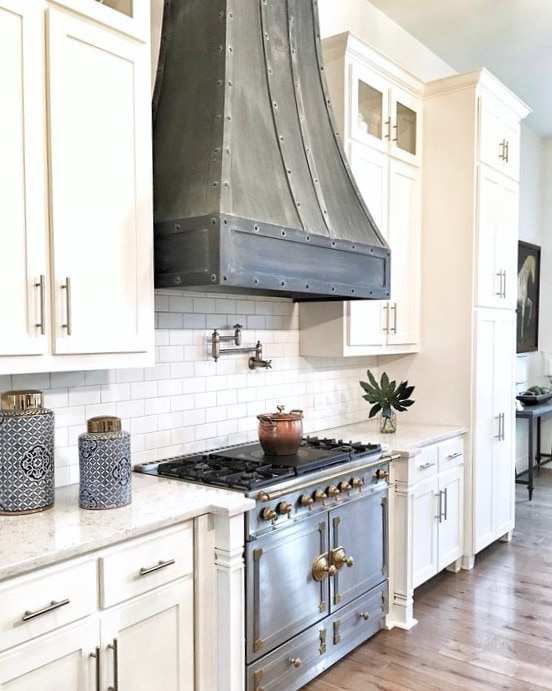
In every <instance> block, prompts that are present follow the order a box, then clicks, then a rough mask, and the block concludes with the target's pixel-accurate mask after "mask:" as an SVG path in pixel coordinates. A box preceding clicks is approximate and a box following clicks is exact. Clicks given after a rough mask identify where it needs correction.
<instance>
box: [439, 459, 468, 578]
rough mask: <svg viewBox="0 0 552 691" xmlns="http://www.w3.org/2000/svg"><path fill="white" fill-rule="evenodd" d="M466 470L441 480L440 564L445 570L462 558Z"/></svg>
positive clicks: (460, 469) (461, 469)
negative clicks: (464, 477) (464, 478)
mask: <svg viewBox="0 0 552 691" xmlns="http://www.w3.org/2000/svg"><path fill="white" fill-rule="evenodd" d="M463 476H464V468H463V467H459V468H457V469H456V470H453V471H450V472H448V473H445V474H444V475H442V476H441V477H440V478H439V492H440V493H442V494H441V504H442V511H443V514H442V515H441V521H440V523H439V564H438V570H439V571H441V569H444V568H445V567H446V566H449V564H452V562H453V561H455V560H456V559H459V558H460V557H461V556H462V549H463V523H462V521H463V515H464V512H463V505H464V482H463Z"/></svg>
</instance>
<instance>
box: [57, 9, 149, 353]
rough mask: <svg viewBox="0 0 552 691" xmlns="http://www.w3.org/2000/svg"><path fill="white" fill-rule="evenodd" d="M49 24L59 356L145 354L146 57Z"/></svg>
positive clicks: (93, 31) (62, 20)
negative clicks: (105, 353) (68, 354)
mask: <svg viewBox="0 0 552 691" xmlns="http://www.w3.org/2000/svg"><path fill="white" fill-rule="evenodd" d="M48 20H49V21H48V24H49V59H50V63H49V116H50V118H49V120H50V155H51V212H52V234H53V274H54V277H55V280H54V285H53V302H54V306H55V318H56V326H55V332H54V349H55V352H56V353H102V352H127V351H128V352H138V351H142V350H145V349H146V347H147V342H148V341H147V331H148V329H147V328H146V326H147V327H151V324H150V323H149V319H150V313H149V306H150V304H151V297H150V295H151V275H150V274H151V246H150V244H149V242H148V238H149V237H150V232H149V230H148V229H146V231H145V232H144V224H146V226H147V225H148V224H149V223H150V222H151V215H150V205H149V197H148V193H149V185H148V184H147V181H148V179H149V178H148V176H149V172H148V171H149V170H150V161H149V159H148V157H146V156H145V155H144V154H143V152H142V151H141V150H142V148H143V147H141V146H140V137H144V136H147V134H148V132H149V123H148V122H147V121H146V118H145V115H144V113H145V112H147V111H144V108H143V107H142V106H143V99H144V96H145V94H147V86H148V85H147V84H145V83H144V82H145V80H144V79H143V76H144V75H145V74H146V75H147V74H148V70H147V69H145V68H144V66H143V64H142V63H141V61H144V60H146V58H147V55H146V54H145V53H144V51H143V50H141V48H142V46H141V45H140V44H137V43H135V42H133V41H130V40H127V39H125V38H123V37H120V36H116V35H114V34H110V33H108V32H105V31H104V30H102V29H100V28H99V27H95V26H92V25H89V24H86V23H84V22H82V21H79V20H77V19H75V18H73V17H70V16H68V15H65V14H64V13H63V12H59V11H56V10H53V9H50V10H49V14H48ZM138 77H139V78H138ZM143 92H145V93H143ZM67 277H68V278H69V279H70V288H64V287H63V286H65V285H66V279H67ZM69 323H70V334H69V333H68V332H69V328H68V327H67V326H65V327H64V325H67V324H69Z"/></svg>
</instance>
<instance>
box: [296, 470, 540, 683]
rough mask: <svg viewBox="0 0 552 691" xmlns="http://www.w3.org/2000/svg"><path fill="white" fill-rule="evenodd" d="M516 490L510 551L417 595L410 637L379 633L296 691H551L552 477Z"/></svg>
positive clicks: (486, 557) (489, 554)
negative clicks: (529, 492) (529, 488)
mask: <svg viewBox="0 0 552 691" xmlns="http://www.w3.org/2000/svg"><path fill="white" fill-rule="evenodd" d="M536 475H537V478H536V485H535V490H534V493H533V501H531V502H529V501H528V499H527V488H526V487H525V486H523V485H516V529H515V531H514V537H513V539H512V541H511V542H510V543H503V542H498V543H495V544H493V545H491V546H490V547H488V548H487V549H486V550H484V551H483V552H481V553H480V554H478V555H477V556H476V558H475V568H474V569H473V570H472V571H461V572H460V573H458V574H453V573H449V572H446V571H445V572H442V573H441V574H439V575H438V576H436V577H435V578H433V579H432V580H431V581H429V582H428V583H425V584H424V585H423V586H421V587H420V588H418V589H417V590H416V593H415V606H414V615H415V617H416V618H417V619H418V624H417V626H415V627H414V628H413V629H412V630H411V631H402V630H401V629H393V630H391V631H380V632H379V633H378V634H377V635H376V636H375V637H374V638H372V639H371V640H370V641H368V642H366V643H365V644H364V645H362V646H359V647H358V648H357V649H356V650H354V651H353V652H352V653H350V654H349V655H348V656H347V658H345V659H344V660H342V661H340V662H338V663H337V664H336V665H334V666H333V667H332V668H330V669H329V670H328V671H326V672H325V673H324V674H322V675H321V676H320V677H318V678H317V679H315V680H314V681H313V682H311V683H310V684H308V685H307V686H305V687H304V690H303V691H337V690H339V691H345V690H347V691H349V690H350V691H353V690H354V691H372V689H385V690H388V691H433V690H435V691H437V690H438V691H443V690H444V689H451V690H454V689H462V690H467V689H469V690H470V691H472V690H473V691H489V689H508V691H538V690H539V689H552V467H549V466H545V467H543V468H541V469H540V471H539V472H538V473H537V474H536Z"/></svg>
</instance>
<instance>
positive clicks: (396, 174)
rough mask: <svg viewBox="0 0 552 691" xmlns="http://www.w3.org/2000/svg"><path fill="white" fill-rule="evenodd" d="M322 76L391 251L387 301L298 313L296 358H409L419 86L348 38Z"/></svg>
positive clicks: (328, 46)
mask: <svg viewBox="0 0 552 691" xmlns="http://www.w3.org/2000/svg"><path fill="white" fill-rule="evenodd" d="M323 50H324V70H325V73H326V77H327V81H328V88H329V90H330V93H331V96H332V103H333V108H334V112H335V116H336V121H337V125H338V128H339V130H340V132H341V133H342V135H343V139H344V144H345V152H346V154H347V157H348V159H349V163H350V165H351V170H352V172H353V175H354V178H355V182H356V184H357V186H358V189H359V192H360V194H361V195H362V198H363V199H364V201H365V203H366V206H367V208H368V210H369V211H370V214H371V215H372V217H373V219H374V221H375V223H376V225H377V227H378V228H379V230H380V231H381V233H382V235H383V236H384V238H385V239H386V241H387V243H388V244H389V247H390V249H391V296H390V299H389V300H357V301H350V302H333V303H307V304H302V305H301V306H300V319H301V322H300V330H301V354H302V355H321V356H323V355H332V356H344V355H346V356H348V355H381V354H396V353H411V352H416V351H417V350H418V348H419V322H420V298H419V296H420V228H421V224H420V214H421V203H420V196H421V189H420V174H421V171H420V168H419V164H420V151H421V124H422V118H421V112H422V108H421V103H422V99H421V91H422V83H421V82H420V81H419V80H417V79H416V78H415V77H414V76H413V75H411V74H410V73H408V72H407V71H406V70H404V69H403V68H401V67H400V66H398V65H396V64H395V63H393V62H391V61H389V60H388V59H387V58H385V57H384V56H383V55H381V53H379V52H377V51H376V50H374V49H373V48H371V47H370V46H368V45H366V44H364V43H362V41H360V40H359V39H357V38H356V37H354V36H352V35H351V34H349V33H345V34H340V35H338V36H333V37H331V38H329V39H326V40H325V41H324V43H323Z"/></svg>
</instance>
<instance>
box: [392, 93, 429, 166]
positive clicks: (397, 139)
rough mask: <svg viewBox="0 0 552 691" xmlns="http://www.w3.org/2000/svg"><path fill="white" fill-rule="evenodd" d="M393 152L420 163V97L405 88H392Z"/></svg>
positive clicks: (398, 156) (407, 159) (397, 155)
mask: <svg viewBox="0 0 552 691" xmlns="http://www.w3.org/2000/svg"><path fill="white" fill-rule="evenodd" d="M390 101H391V105H390V112H391V137H390V139H391V153H392V155H393V156H395V157H397V158H400V159H402V160H403V161H405V162H406V163H414V164H419V159H420V151H421V142H420V137H421V130H422V128H421V126H420V122H421V117H420V114H421V110H422V104H421V101H420V99H419V98H416V97H415V96H413V95H412V94H409V93H408V92H407V91H404V90H403V89H399V88H397V87H392V88H391V90H390Z"/></svg>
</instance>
